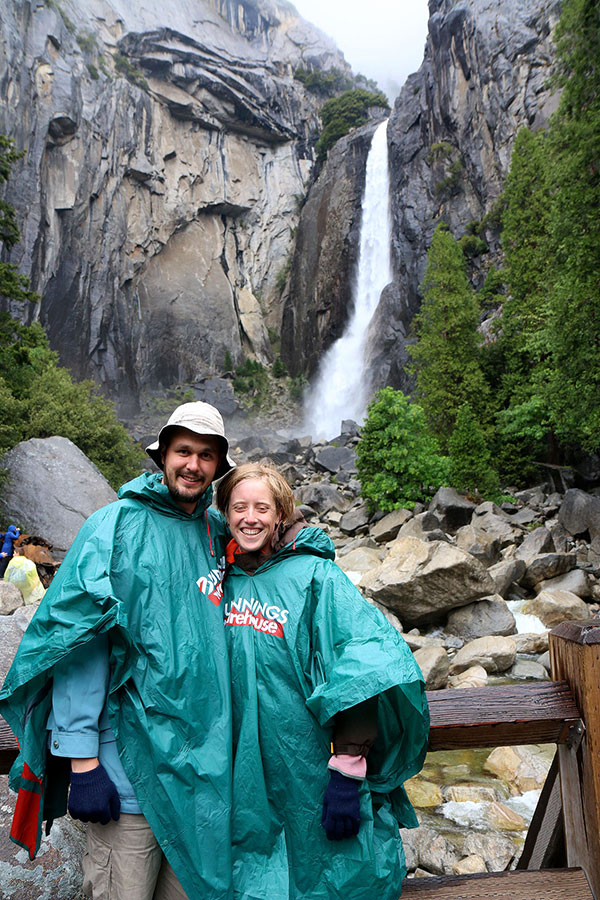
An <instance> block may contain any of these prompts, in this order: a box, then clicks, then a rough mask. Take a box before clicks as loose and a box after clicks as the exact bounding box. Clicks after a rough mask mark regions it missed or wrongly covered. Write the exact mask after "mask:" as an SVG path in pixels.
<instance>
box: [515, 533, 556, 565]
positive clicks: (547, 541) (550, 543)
mask: <svg viewBox="0 0 600 900" xmlns="http://www.w3.org/2000/svg"><path fill="white" fill-rule="evenodd" d="M554 550H556V547H555V546H554V540H553V538H552V535H551V533H550V532H549V531H548V529H547V528H545V527H544V526H542V527H541V528H534V530H533V531H531V532H530V533H529V534H528V535H527V536H526V537H525V538H524V539H523V543H522V544H521V546H520V547H519V548H518V549H517V552H516V553H515V557H516V558H517V559H522V560H525V561H527V560H529V559H532V558H533V557H535V556H540V554H542V553H551V552H553V551H554Z"/></svg>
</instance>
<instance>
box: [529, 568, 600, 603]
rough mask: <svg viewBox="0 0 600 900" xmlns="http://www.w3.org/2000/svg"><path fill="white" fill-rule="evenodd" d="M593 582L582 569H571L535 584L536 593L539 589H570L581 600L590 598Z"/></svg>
mask: <svg viewBox="0 0 600 900" xmlns="http://www.w3.org/2000/svg"><path fill="white" fill-rule="evenodd" d="M592 588H593V583H592V579H591V577H590V576H589V575H588V573H587V572H584V570H583V569H571V571H570V572H567V573H566V574H565V575H557V577H556V578H548V579H547V580H545V581H540V582H539V583H538V584H536V585H535V587H534V590H535V592H536V594H539V592H540V591H546V590H559V591H570V592H571V593H572V594H577V596H578V597H581V598H582V599H583V600H591V599H592V595H593V589H592Z"/></svg>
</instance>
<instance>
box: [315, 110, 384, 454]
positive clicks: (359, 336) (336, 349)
mask: <svg viewBox="0 0 600 900" xmlns="http://www.w3.org/2000/svg"><path fill="white" fill-rule="evenodd" d="M390 235H391V219H390V191H389V173H388V153H387V120H386V121H385V122H382V123H381V125H379V126H378V127H377V129H376V131H375V133H374V135H373V140H372V143H371V149H370V150H369V156H368V158H367V171H366V178H365V193H364V196H363V201H362V218H361V228H360V250H359V257H358V272H357V276H356V284H355V288H354V297H353V300H354V303H353V312H352V315H351V318H350V321H349V323H348V327H347V329H346V331H345V333H344V334H343V335H342V337H341V338H339V339H338V340H337V341H336V342H335V343H334V344H332V345H331V347H330V348H329V349H328V351H327V353H326V354H325V355H324V357H323V359H322V360H321V364H320V366H319V372H318V374H317V378H316V381H315V382H314V384H313V386H312V387H311V389H310V390H309V392H308V395H307V398H306V400H305V415H306V428H307V431H309V432H310V433H311V434H312V435H313V437H325V438H332V437H335V435H337V434H339V431H340V423H341V421H342V419H354V420H355V421H357V422H360V421H362V419H363V418H364V414H365V409H366V406H367V402H368V400H369V397H368V396H367V392H368V381H369V379H368V377H367V373H366V372H365V349H366V334H367V328H368V325H369V322H370V321H371V318H372V316H373V313H374V312H375V310H376V308H377V304H378V302H379V297H380V296H381V292H382V290H383V288H384V287H385V286H386V284H388V283H389V282H390V281H391V263H390Z"/></svg>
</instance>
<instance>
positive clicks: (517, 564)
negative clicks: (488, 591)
mask: <svg viewBox="0 0 600 900" xmlns="http://www.w3.org/2000/svg"><path fill="white" fill-rule="evenodd" d="M525 568H526V566H525V562H524V560H522V559H506V560H502V561H501V562H498V563H496V565H495V566H490V568H489V569H488V575H489V576H490V577H491V578H492V579H493V581H494V585H495V587H496V592H497V593H498V594H500V596H501V597H506V595H507V594H508V592H509V590H510V588H511V585H513V584H515V583H518V582H519V581H520V580H521V578H522V577H523V575H524V574H525Z"/></svg>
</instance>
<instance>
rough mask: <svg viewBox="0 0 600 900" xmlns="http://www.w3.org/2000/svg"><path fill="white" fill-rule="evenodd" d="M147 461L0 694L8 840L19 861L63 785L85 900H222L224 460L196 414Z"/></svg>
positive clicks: (221, 440) (45, 608)
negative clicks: (8, 737)
mask: <svg viewBox="0 0 600 900" xmlns="http://www.w3.org/2000/svg"><path fill="white" fill-rule="evenodd" d="M147 452H148V454H149V455H150V456H151V458H152V459H153V460H154V461H155V462H156V463H157V464H158V465H159V467H160V468H161V469H162V475H161V474H157V475H150V474H147V473H146V474H144V475H142V476H140V477H139V478H136V479H135V480H134V481H131V482H129V483H128V484H126V485H124V487H122V488H121V490H120V491H119V500H118V501H117V502H116V503H111V504H109V505H108V506H106V507H104V508H103V509H100V510H98V511H97V512H96V513H94V514H93V515H92V516H90V518H89V519H88V520H87V522H86V523H85V524H84V526H83V527H82V529H81V531H80V532H79V534H78V535H77V538H76V539H75V541H74V543H73V546H72V547H71V549H70V551H69V553H68V554H67V556H66V558H65V560H64V562H63V564H62V566H61V568H60V569H59V572H58V574H57V575H56V577H55V578H54V581H53V582H52V584H51V586H50V588H49V590H48V592H47V593H46V597H45V599H44V601H43V602H42V604H41V606H40V609H39V610H38V612H37V613H36V615H35V616H34V618H33V620H32V622H31V625H30V626H29V628H28V630H27V632H26V634H25V636H24V638H23V641H22V642H21V646H20V647H19V651H18V653H17V656H16V658H15V661H14V663H13V666H12V667H11V670H10V672H9V674H8V676H7V679H6V682H5V684H4V687H3V689H2V692H0V714H1V715H3V716H4V717H5V718H6V719H7V721H8V722H9V724H10V726H11V727H12V729H13V731H14V733H15V735H16V737H17V739H18V740H19V744H20V747H21V754H20V756H19V759H18V760H17V763H16V764H15V766H14V767H13V770H12V772H11V785H12V786H13V787H16V788H20V789H21V790H20V792H19V799H18V802H17V808H16V810H15V817H14V820H13V829H12V832H11V837H13V840H15V841H17V843H20V844H21V845H22V846H26V847H27V848H28V849H29V851H30V855H31V858H33V855H34V854H35V852H36V851H37V849H38V847H39V840H40V826H41V821H42V818H45V819H46V822H47V826H46V827H47V829H48V827H49V825H51V822H52V819H53V818H55V817H56V816H57V815H62V814H63V813H64V812H65V790H64V788H65V784H66V782H65V779H64V776H65V774H67V775H68V776H69V778H70V784H71V787H70V795H69V811H70V812H71V815H73V816H74V817H76V818H80V819H82V820H83V821H89V822H90V825H89V827H88V847H87V851H86V854H85V857H84V887H85V889H86V891H87V893H88V894H89V895H91V896H93V898H94V900H104V898H110V900H151V898H153V897H154V898H156V900H158V898H161V900H167V898H169V900H171V898H184V897H186V896H187V897H190V898H202V900H217V898H218V900H226V898H229V897H230V896H231V888H230V878H231V871H230V869H231V862H230V836H229V830H228V829H229V807H230V791H231V785H230V769H231V751H230V746H231V735H230V727H231V725H230V722H231V715H230V700H229V670H228V663H227V654H226V649H225V639H224V633H223V624H222V618H223V617H222V611H221V609H220V606H219V604H220V601H221V596H222V587H221V581H222V576H223V571H224V558H223V553H224V547H225V533H226V532H225V525H224V522H223V520H222V518H221V516H220V515H219V513H217V512H216V510H214V509H212V508H210V503H211V499H212V487H211V483H212V481H213V480H214V479H215V478H220V477H221V476H222V475H224V474H225V473H226V472H228V471H229V469H231V468H232V466H233V463H232V461H231V460H230V458H229V456H228V443H227V440H226V438H225V434H224V428H223V420H222V418H221V416H220V414H219V412H218V411H217V410H216V409H215V408H214V407H212V406H210V405H209V404H206V403H199V402H196V403H184V404H183V405H182V406H179V407H178V408H177V409H176V410H175V412H174V413H173V415H172V416H171V417H170V419H169V421H168V422H167V424H166V425H165V426H164V427H163V428H162V429H161V431H160V433H159V435H158V440H157V441H156V442H155V443H153V444H151V445H150V446H149V447H148V448H147ZM48 749H49V751H50V753H48ZM23 764H25V765H23ZM69 768H70V772H68V769H69ZM61 776H62V778H61Z"/></svg>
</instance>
